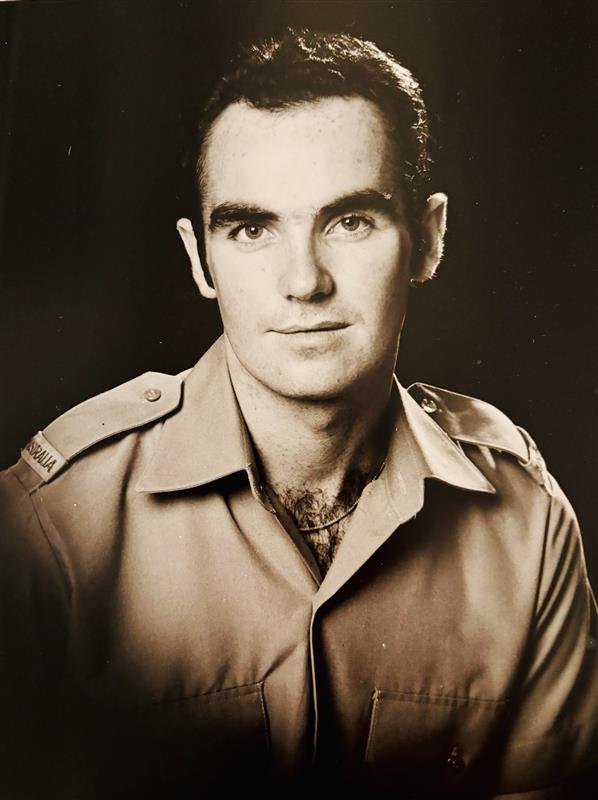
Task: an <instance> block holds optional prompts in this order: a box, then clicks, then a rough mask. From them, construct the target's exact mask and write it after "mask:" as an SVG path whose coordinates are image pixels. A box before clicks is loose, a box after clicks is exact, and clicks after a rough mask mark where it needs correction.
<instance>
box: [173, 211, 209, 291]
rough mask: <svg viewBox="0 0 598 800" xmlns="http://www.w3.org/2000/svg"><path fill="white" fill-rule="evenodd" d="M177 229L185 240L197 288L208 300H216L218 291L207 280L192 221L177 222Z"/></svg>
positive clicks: (181, 220)
mask: <svg viewBox="0 0 598 800" xmlns="http://www.w3.org/2000/svg"><path fill="white" fill-rule="evenodd" d="M176 229H177V231H178V232H179V236H180V237H181V239H182V240H183V244H184V245H185V250H186V251H187V255H188V256H189V261H190V262H191V273H192V275H193V280H194V281H195V283H196V284H197V288H198V289H199V291H200V293H201V295H202V296H203V297H205V298H206V299H207V300H214V299H215V297H216V290H215V289H214V287H213V286H210V284H209V283H208V280H207V278H206V272H205V270H204V268H203V264H202V263H201V259H200V257H199V249H198V247H197V239H196V238H195V232H194V231H193V225H192V224H191V222H190V220H188V219H185V218H183V219H180V220H179V221H178V222H177V224H176Z"/></svg>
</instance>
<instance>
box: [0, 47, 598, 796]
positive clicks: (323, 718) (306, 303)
mask: <svg viewBox="0 0 598 800" xmlns="http://www.w3.org/2000/svg"><path fill="white" fill-rule="evenodd" d="M197 163H198V170H197V172H198V188H199V193H200V206H201V213H200V219H198V220H197V224H196V226H195V232H194V229H193V225H192V224H191V222H190V221H189V220H180V221H179V223H178V229H179V232H180V234H181V237H182V239H183V242H184V245H185V248H186V251H187V254H188V256H189V259H190V262H191V266H192V269H193V275H194V277H195V280H196V282H197V284H198V287H199V290H200V292H201V293H202V295H204V297H207V298H210V299H216V300H217V301H218V304H219V308H220V312H221V315H222V320H223V326H224V336H223V337H222V338H221V339H219V340H218V341H217V342H216V344H215V345H214V346H213V347H212V348H211V349H210V351H209V352H208V353H207V354H206V355H205V356H204V357H203V358H202V359H201V360H200V361H199V362H198V364H197V365H196V366H195V367H194V368H193V369H192V370H191V371H190V372H189V373H186V374H185V375H180V376H176V377H172V376H167V375H158V374H154V373H147V374H146V375H143V376H141V377H140V378H137V379H135V380H133V381H131V382H129V383H128V384H125V385H124V386H121V387H118V388H117V389H115V390H113V391H111V392H108V393H106V394H104V395H100V396H99V397H96V398H93V399H92V400H89V401H87V402H86V403H84V404H82V405H81V406H79V407H78V408H76V409H74V410H72V411H70V412H68V413H67V414H65V415H63V417H61V418H60V419H58V420H56V421H55V422H54V423H52V425H50V426H49V427H48V428H47V429H46V431H44V432H43V433H41V434H38V435H37V436H36V437H34V438H33V440H32V442H31V443H30V444H29V445H28V446H27V447H26V448H25V449H24V451H23V457H22V459H21V461H19V463H18V464H17V465H15V466H14V467H13V468H12V469H11V470H8V471H7V472H6V473H5V474H4V476H3V479H2V494H3V514H4V518H5V522H4V530H3V532H2V540H1V541H2V550H3V552H2V558H1V562H0V563H1V564H2V567H1V569H2V573H3V580H4V584H5V585H4V588H3V611H2V624H3V628H4V632H3V635H2V637H3V638H2V642H3V654H2V655H3V661H2V669H3V671H4V674H3V680H2V686H3V688H4V690H5V691H6V692H7V694H8V696H7V697H6V699H5V700H4V701H3V708H4V709H5V720H8V722H5V723H4V726H3V727H4V732H5V733H7V734H8V736H7V737H6V738H7V742H6V749H5V753H6V754H8V755H6V756H5V763H4V764H3V773H2V774H3V778H2V779H3V780H4V781H5V783H6V785H7V786H10V788H11V791H13V794H11V795H10V796H11V797H12V796H19V791H20V792H21V794H22V795H23V796H28V795H27V792H28V791H30V790H32V787H33V789H35V790H37V791H39V787H40V786H44V795H43V796H52V794H53V793H55V794H56V796H60V797H70V796H73V797H74V796H76V797H83V798H87V797H114V796H120V795H121V794H122V795H123V796H126V797H137V796H139V797H148V796H164V797H166V796H168V797H180V796H185V797H186V796H195V795H196V794H198V793H199V792H201V791H202V790H204V791H208V792H210V791H227V790H229V789H231V788H234V789H236V790H239V789H247V790H249V789H251V788H256V787H259V788H260V789H261V790H262V791H264V790H265V789H267V788H273V789H276V790H284V791H289V790H291V789H294V788H300V787H303V788H307V787H309V788H310V791H317V790H318V789H322V790H326V791H330V790H331V789H332V788H335V789H338V790H342V791H348V790H349V789H350V788H351V786H355V785H358V786H360V788H362V789H363V790H367V791H374V790H377V789H380V790H382V791H383V792H384V793H386V792H388V791H390V790H392V792H393V794H396V793H397V792H398V793H399V796H405V797H412V796H414V795H416V796H433V797H436V796H442V795H443V794H447V795H453V796H463V795H466V794H474V795H475V796H483V797H487V796H499V795H501V794H509V796H517V797H529V798H532V797H533V798H537V797H557V796H562V797H571V796H575V794H574V793H575V792H578V793H579V792H581V788H580V783H579V781H578V780H577V779H578V777H579V775H581V774H582V773H583V771H584V770H585V769H586V768H587V767H589V765H590V763H591V758H592V756H593V755H594V756H595V744H594V743H595V739H593V738H592V737H593V735H594V734H593V733H592V731H593V730H595V728H594V724H595V718H596V701H595V698H596V690H597V688H598V677H597V664H596V655H595V647H594V642H595V639H594V638H592V636H593V635H594V634H591V631H592V630H594V626H595V621H596V617H595V612H594V610H593V609H592V606H591V602H590V591H589V587H588V583H587V578H586V573H585V567H584V561H583V553H582V549H581V543H580V538H579V533H578V530H577V525H576V521H575V517H574V514H573V512H572V510H571V508H570V506H569V504H568V503H567V501H566V499H565V498H564V496H563V495H562V492H561V491H560V489H559V487H558V486H557V485H556V483H555V481H554V480H553V479H552V478H551V477H550V476H549V474H548V473H547V472H546V469H545V466H544V464H543V461H542V459H541V457H540V456H539V454H538V451H537V450H536V448H535V446H534V444H533V442H532V441H531V439H530V438H529V436H527V434H526V433H525V432H523V431H521V430H519V429H518V428H516V427H515V425H514V424H513V423H511V422H510V421H509V420H508V419H507V418H506V417H505V416H504V415H503V414H502V413H501V412H500V411H498V410H497V409H495V408H493V407H492V406H490V405H487V404H486V403H484V402H481V401H479V400H474V399H472V398H468V397H464V396H462V395H457V394H453V393H451V392H446V391H443V390H439V389H434V388H431V387H428V386H423V385H416V386H414V387H412V389H411V390H410V391H409V392H407V391H405V390H404V389H403V388H402V387H401V386H400V385H399V384H398V383H397V382H396V380H395V378H394V375H393V372H394V368H395V361H396V357H397V351H398V345H399V337H400V332H401V328H402V324H403V320H404V316H405V310H406V304H407V296H408V293H409V287H410V285H412V284H413V283H419V282H422V281H425V280H427V279H428V278H430V277H431V276H432V275H433V274H434V271H435V269H436V267H437V264H438V261H439V259H440V256H441V251H442V238H443V233H444V227H445V214H446V198H445V196H444V195H442V194H440V193H436V194H431V193H430V192H429V189H428V154H427V128H426V120H425V110H424V107H423V104H422V101H421V97H420V92H419V88H418V85H417V83H416V82H415V80H414V79H413V77H412V76H411V75H410V73H409V72H408V71H407V70H405V69H404V68H403V67H401V66H400V65H399V64H398V63H397V62H396V61H395V60H394V59H392V58H391V57H389V56H387V55H385V54H383V53H382V52H381V51H380V50H378V48H376V47H375V46H374V45H372V44H370V43H366V42H363V41H361V40H359V39H356V38H353V37H350V36H344V35H327V36H319V35H313V34H309V33H305V32H304V33H295V32H289V33H288V34H287V35H286V36H285V37H283V38H282V39H281V40H280V41H276V42H268V43H265V44H261V45H258V46H256V47H254V48H252V49H250V50H249V51H247V52H246V53H244V54H243V55H242V56H241V57H240V59H239V62H238V63H237V64H236V66H235V68H234V70H233V71H232V72H231V73H230V74H229V75H228V76H226V78H224V79H223V80H222V81H220V83H219V84H218V86H217V87H216V90H215V92H214V94H213V96H212V98H211V99H210V101H209V103H208V104H207V107H206V110H205V114H204V118H203V123H202V128H201V131H200V140H199V147H198V162H197ZM196 235H197V236H198V239H196ZM34 764H35V770H34V771H32V769H31V767H32V766H33V765H34Z"/></svg>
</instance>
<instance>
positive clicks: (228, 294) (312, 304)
mask: <svg viewBox="0 0 598 800" xmlns="http://www.w3.org/2000/svg"><path fill="white" fill-rule="evenodd" d="M396 172H397V170H396V169H395V163H394V155H393V146H392V143H391V141H390V139H389V136H388V134H387V132H386V126H385V122H384V119H383V117H382V114H381V113H380V111H379V110H378V109H377V107H376V106H375V105H374V104H372V103H370V102H369V101H367V100H364V99H362V98H350V99H343V98H340V97H334V98H330V99H323V100H320V101H318V102H314V103H305V104H302V105H300V106H298V107H296V108H294V109H289V110H285V111H282V112H270V111H265V110H258V109H254V108H251V107H249V106H247V105H245V104H241V103H237V104H234V105H232V106H229V107H228V108H227V109H225V111H224V112H223V113H222V114H221V115H220V117H218V119H217V120H216V122H215V124H214V126H213V128H212V132H211V137H210V140H209V144H208V146H207V152H206V158H205V163H204V178H205V188H204V201H203V215H204V221H205V231H204V234H205V242H206V257H207V262H208V266H209V270H210V273H211V275H212V279H213V283H214V287H215V290H216V293H217V298H218V302H219V306H220V312H221V315H222V321H223V325H224V331H225V334H226V337H227V339H228V341H229V344H230V348H231V349H232V354H230V353H229V358H232V360H233V362H235V363H234V364H231V369H234V368H239V369H240V370H241V371H242V372H243V373H245V377H249V378H250V380H253V381H258V382H259V383H261V384H262V385H263V386H265V387H267V388H268V389H270V390H271V391H273V392H275V393H276V394H279V395H283V396H285V397H293V398H302V399H312V400H316V399H330V398H335V397H342V396H346V395H347V394H348V393H350V392H352V391H358V392H364V391H365V392H367V391H368V388H371V387H372V386H373V383H372V382H373V381H379V380H380V379H384V380H387V381H388V380H390V375H391V373H392V370H393V367H394V362H395V359H396V352H397V347H398V340H399V334H400V330H401V326H402V323H403V319H404V315H405V307H406V299H407V293H408V285H409V262H410V255H411V241H410V237H409V234H408V231H407V227H406V224H405V220H404V216H403V213H402V204H401V200H400V196H399V190H398V186H397V182H396V178H395V175H396Z"/></svg>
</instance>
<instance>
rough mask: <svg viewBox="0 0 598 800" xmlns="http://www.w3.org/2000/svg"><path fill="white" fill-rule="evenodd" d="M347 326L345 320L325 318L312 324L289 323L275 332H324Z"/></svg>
mask: <svg viewBox="0 0 598 800" xmlns="http://www.w3.org/2000/svg"><path fill="white" fill-rule="evenodd" d="M348 327H349V325H348V323H346V322H332V321H329V320H325V321H323V322H317V323H314V324H313V325H306V324H303V325H289V326H288V327H287V328H277V329H276V330H275V332H276V333H282V334H288V335H290V334H293V333H326V332H329V331H340V330H343V328H348Z"/></svg>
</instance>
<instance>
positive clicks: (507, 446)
mask: <svg viewBox="0 0 598 800" xmlns="http://www.w3.org/2000/svg"><path fill="white" fill-rule="evenodd" d="M408 392H409V394H410V395H411V396H412V397H413V398H414V399H415V400H416V402H418V403H419V405H420V406H421V407H422V408H423V409H424V411H426V412H427V413H428V414H430V416H431V417H432V418H433V419H434V420H435V421H436V422H437V423H438V425H440V427H441V428H443V430H445V431H446V432H447V433H448V435H449V436H450V437H451V438H453V439H457V441H460V442H465V443H467V444H476V445H480V446H482V447H489V448H490V449H492V450H501V451H504V452H506V453H510V454H511V455H514V456H515V457H516V458H517V459H518V460H519V461H520V462H521V463H522V464H523V463H526V462H528V461H529V459H530V452H529V448H528V440H527V439H526V438H525V437H524V436H523V435H522V433H521V431H520V430H519V428H518V427H517V426H516V425H515V423H514V422H512V421H511V420H510V419H509V417H507V415H506V414H503V412H502V411H500V410H499V409H498V408H496V407H495V406H493V405H490V403H486V402H484V400H477V399H476V398H475V397H468V396H467V395H464V394H458V393H457V392H449V391H447V390H446V389H439V388H437V387H436V386H428V385H427V384H425V383H414V384H413V385H412V386H410V387H409V389H408Z"/></svg>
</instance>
